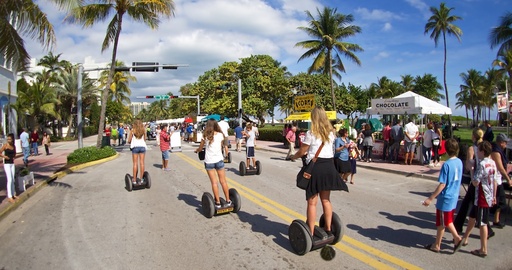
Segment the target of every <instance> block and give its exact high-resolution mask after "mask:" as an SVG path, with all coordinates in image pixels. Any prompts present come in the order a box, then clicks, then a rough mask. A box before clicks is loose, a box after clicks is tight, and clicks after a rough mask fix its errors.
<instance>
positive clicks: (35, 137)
mask: <svg viewBox="0 0 512 270" xmlns="http://www.w3.org/2000/svg"><path fill="white" fill-rule="evenodd" d="M30 141H31V142H33V143H34V142H38V141H39V134H37V132H35V133H34V132H32V133H30Z"/></svg>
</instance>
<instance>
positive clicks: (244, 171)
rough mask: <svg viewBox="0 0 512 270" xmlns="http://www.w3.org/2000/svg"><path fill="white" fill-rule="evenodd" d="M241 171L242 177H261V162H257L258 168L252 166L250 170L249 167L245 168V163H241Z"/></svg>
mask: <svg viewBox="0 0 512 270" xmlns="http://www.w3.org/2000/svg"><path fill="white" fill-rule="evenodd" d="M239 170H240V175H241V176H244V175H254V174H256V175H260V174H261V170H262V167H261V162H260V161H259V160H256V168H254V167H252V166H250V167H249V169H247V166H245V162H243V161H240V166H239Z"/></svg>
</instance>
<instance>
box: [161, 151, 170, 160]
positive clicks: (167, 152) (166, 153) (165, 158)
mask: <svg viewBox="0 0 512 270" xmlns="http://www.w3.org/2000/svg"><path fill="white" fill-rule="evenodd" d="M162 159H163V160H169V150H165V151H162Z"/></svg>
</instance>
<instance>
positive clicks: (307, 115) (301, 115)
mask: <svg viewBox="0 0 512 270" xmlns="http://www.w3.org/2000/svg"><path fill="white" fill-rule="evenodd" d="M325 114H327V118H329V120H336V112H335V111H326V112H325ZM284 120H286V121H310V120H311V112H296V113H292V114H290V115H288V117H286V119H284Z"/></svg>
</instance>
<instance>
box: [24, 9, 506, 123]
mask: <svg viewBox="0 0 512 270" xmlns="http://www.w3.org/2000/svg"><path fill="white" fill-rule="evenodd" d="M49 2H50V1H43V0H40V1H38V3H39V5H40V6H41V7H42V9H43V11H45V12H46V13H47V14H48V16H49V19H50V21H51V22H52V23H53V24H54V26H55V32H56V35H57V46H56V47H55V48H54V49H53V52H54V53H56V54H57V53H62V56H61V58H62V59H66V60H70V61H72V62H74V63H88V66H86V67H95V66H99V65H101V64H103V63H106V62H110V60H109V59H110V57H111V49H108V50H107V51H105V52H104V53H101V44H102V41H103V39H104V36H105V29H106V23H102V24H97V25H95V26H94V27H92V28H88V29H82V28H81V27H80V26H76V25H71V24H67V23H63V22H62V19H63V17H64V15H65V14H64V13H63V12H61V11H59V10H57V9H56V8H55V6H53V4H51V3H49ZM440 2H441V1H436V0H432V1H427V0H393V1H389V0H388V1H382V0H358V1H334V0H331V1H314V0H267V1H264V0H195V1H187V0H175V5H176V11H175V17H173V18H171V19H169V20H167V19H163V20H162V22H161V24H160V27H159V29H158V30H150V29H149V28H148V27H146V26H144V25H142V24H138V23H134V22H132V21H130V20H125V21H124V24H123V32H122V33H121V38H120V46H119V49H118V59H119V60H122V61H124V62H125V63H127V64H130V63H131V62H136V61H155V62H159V63H165V64H187V65H189V66H188V67H186V68H180V69H178V70H173V71H167V70H166V71H162V70H161V71H160V72H158V73H133V75H136V76H137V79H138V82H137V83H134V84H132V85H131V87H132V91H133V93H132V101H143V100H138V99H135V96H141V95H156V94H164V93H167V92H169V91H171V92H173V93H174V94H179V91H178V90H179V87H180V86H182V85H184V84H186V83H191V82H195V81H196V80H197V78H198V77H199V76H200V75H202V74H203V73H204V72H205V71H207V70H210V69H212V68H215V67H218V66H219V65H221V64H222V63H223V62H226V61H238V60H239V59H240V58H244V57H248V56H250V55H255V54H268V55H270V56H272V57H273V58H274V59H277V60H278V61H280V62H281V63H282V64H283V65H285V66H287V67H288V69H289V71H290V72H292V74H297V73H299V72H305V71H306V70H307V68H308V67H309V65H310V64H311V61H312V59H311V60H310V59H306V60H303V61H301V62H297V60H298V58H299V57H300V56H301V55H302V54H303V53H304V51H303V50H302V49H300V48H295V47H294V45H295V43H297V42H299V41H302V40H306V39H308V37H307V36H306V35H305V34H304V33H303V32H302V31H300V30H298V29H297V27H299V26H305V25H306V24H307V18H306V16H305V12H304V11H305V10H309V11H311V13H312V14H313V15H316V8H317V7H318V8H319V9H322V8H323V6H328V7H332V8H337V10H338V12H339V13H343V14H352V15H353V16H354V19H355V20H354V24H356V25H358V26H360V27H361V28H362V33H361V34H358V35H357V36H355V37H353V38H350V39H348V40H346V41H347V42H353V43H357V44H359V45H360V46H361V47H362V48H363V49H364V52H360V53H357V56H358V57H359V58H360V60H361V62H362V65H361V66H357V65H355V64H354V63H352V62H350V61H349V60H348V59H345V58H342V60H343V61H344V64H345V67H346V71H347V72H346V74H343V75H342V76H343V78H342V82H343V83H345V84H348V83H352V84H354V85H361V86H363V87H367V86H369V85H370V84H371V83H373V82H376V81H377V80H378V78H380V77H383V76H387V77H388V78H390V79H392V80H395V81H400V76H401V75H406V74H410V75H413V76H417V75H424V74H426V73H430V74H433V75H434V76H436V77H437V79H438V81H439V82H440V83H441V84H442V82H443V46H442V43H440V44H439V46H438V47H435V45H434V41H433V40H431V39H430V38H429V35H425V34H424V29H425V24H426V22H427V20H428V17H429V16H430V11H429V7H430V6H435V7H439V4H440ZM391 3H392V4H391ZM445 3H446V5H447V6H448V7H453V8H454V10H453V11H452V14H454V15H457V16H460V17H462V20H461V21H457V22H456V23H455V24H456V25H457V26H459V27H460V28H461V29H462V31H463V36H462V40H461V42H458V41H457V39H456V38H455V37H450V36H449V37H448V39H447V46H448V66H447V83H448V89H449V91H450V107H451V108H452V110H453V111H454V115H464V114H465V113H464V110H463V109H456V108H455V106H454V104H455V102H456V100H455V94H456V93H457V92H458V90H459V85H460V84H461V79H460V76H459V74H460V73H463V72H467V70H469V69H472V68H473V69H476V70H479V71H481V72H482V73H483V72H485V71H486V70H488V69H489V68H491V62H492V61H493V60H494V59H495V57H496V50H491V49H490V45H489V41H488V36H489V33H490V30H491V28H492V27H495V26H497V24H498V22H499V18H500V17H501V16H503V15H504V14H505V12H506V11H510V10H512V8H511V7H512V4H511V2H510V0H458V1H445ZM440 42H442V41H440ZM26 43H27V44H26V45H27V48H28V50H29V52H30V54H31V55H32V56H33V57H34V58H36V59H40V58H41V57H42V56H44V55H46V54H47V52H46V51H43V50H41V47H40V45H39V44H37V43H36V42H33V41H31V40H30V39H28V38H27V39H26ZM338 83H339V82H338ZM442 93H443V94H444V90H443V92H442ZM441 103H442V104H443V105H446V101H445V100H442V101H441ZM495 114H496V110H494V112H493V113H492V118H495Z"/></svg>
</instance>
